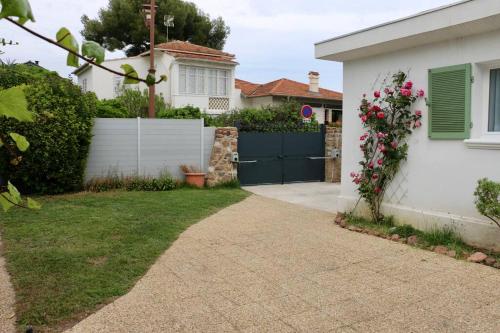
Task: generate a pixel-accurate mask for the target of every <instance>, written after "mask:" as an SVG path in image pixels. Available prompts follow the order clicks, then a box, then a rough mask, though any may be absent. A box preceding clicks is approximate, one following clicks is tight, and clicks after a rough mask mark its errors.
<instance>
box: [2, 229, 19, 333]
mask: <svg viewBox="0 0 500 333" xmlns="http://www.w3.org/2000/svg"><path fill="white" fill-rule="evenodd" d="M1 254H2V239H1V238H0V333H11V332H15V324H16V316H15V312H14V304H15V295H14V289H13V288H12V284H11V282H10V277H9V274H8V273H7V269H6V267H5V259H4V258H3V257H2V256H1Z"/></svg>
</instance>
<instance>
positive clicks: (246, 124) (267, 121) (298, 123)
mask: <svg viewBox="0 0 500 333" xmlns="http://www.w3.org/2000/svg"><path fill="white" fill-rule="evenodd" d="M301 106H302V105H301V104H300V103H298V102H296V101H287V102H284V103H282V104H278V105H273V106H267V107H263V108H260V109H252V108H245V109H241V110H235V111H232V112H228V113H223V114H221V115H219V116H210V115H206V114H205V115H204V118H205V126H213V127H225V126H236V127H238V128H239V130H240V131H242V132H315V131H318V130H319V124H318V122H317V121H316V119H315V118H314V116H313V119H312V121H311V122H310V123H308V124H304V123H303V121H302V117H301V115H300V108H301Z"/></svg>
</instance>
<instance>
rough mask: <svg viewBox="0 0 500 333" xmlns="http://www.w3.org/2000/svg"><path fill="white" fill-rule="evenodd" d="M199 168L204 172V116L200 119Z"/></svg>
mask: <svg viewBox="0 0 500 333" xmlns="http://www.w3.org/2000/svg"><path fill="white" fill-rule="evenodd" d="M200 126H201V128H200V169H201V172H205V165H204V163H205V161H204V159H205V118H203V117H201V119H200Z"/></svg>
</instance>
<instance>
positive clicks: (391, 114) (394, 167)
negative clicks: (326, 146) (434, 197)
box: [351, 71, 425, 222]
mask: <svg viewBox="0 0 500 333" xmlns="http://www.w3.org/2000/svg"><path fill="white" fill-rule="evenodd" d="M424 95H425V93H424V91H423V90H422V89H419V90H417V91H416V92H414V89H413V82H411V81H407V75H406V73H404V72H401V71H400V72H398V73H396V74H394V75H393V76H392V82H391V83H390V84H389V85H388V86H386V87H384V89H383V93H381V91H378V90H377V91H375V92H374V93H373V99H370V100H369V99H368V98H367V96H366V95H364V96H363V99H362V100H361V105H360V107H359V118H360V119H361V123H362V126H363V128H364V129H365V130H366V132H365V133H364V134H363V135H362V136H361V137H360V138H359V139H360V141H361V144H360V148H361V150H362V152H363V159H362V160H361V161H360V163H359V164H360V165H361V170H360V171H359V172H354V171H353V172H351V177H352V178H353V182H354V183H355V184H356V185H357V187H358V188H357V191H358V193H359V194H360V196H361V198H363V199H364V200H365V201H366V202H367V203H368V205H369V206H370V212H371V215H372V218H373V221H374V222H380V221H382V219H383V215H382V214H381V212H380V206H381V204H382V201H383V198H384V194H385V191H386V189H387V187H388V185H389V184H390V182H391V181H392V180H393V179H394V176H395V175H396V174H397V172H398V170H399V167H400V164H401V162H402V161H404V160H406V158H407V156H408V143H407V142H406V139H407V138H408V136H409V135H411V134H412V130H414V129H416V128H418V127H420V126H422V122H421V118H422V111H420V110H416V111H413V110H412V105H413V104H414V103H415V102H416V101H417V99H419V98H423V97H424Z"/></svg>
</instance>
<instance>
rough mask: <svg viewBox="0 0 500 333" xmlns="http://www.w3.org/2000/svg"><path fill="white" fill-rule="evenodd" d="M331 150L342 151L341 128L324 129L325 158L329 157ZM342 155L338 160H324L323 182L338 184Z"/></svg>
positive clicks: (328, 127)
mask: <svg viewBox="0 0 500 333" xmlns="http://www.w3.org/2000/svg"><path fill="white" fill-rule="evenodd" d="M333 149H339V150H342V127H331V126H327V127H326V134H325V156H326V157H331V156H332V155H331V152H332V150H333ZM341 166H342V154H341V155H340V157H339V158H335V159H332V158H328V159H326V160H325V182H328V183H340V177H341Z"/></svg>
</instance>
